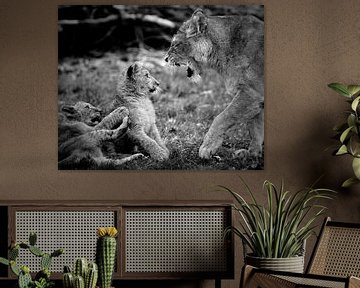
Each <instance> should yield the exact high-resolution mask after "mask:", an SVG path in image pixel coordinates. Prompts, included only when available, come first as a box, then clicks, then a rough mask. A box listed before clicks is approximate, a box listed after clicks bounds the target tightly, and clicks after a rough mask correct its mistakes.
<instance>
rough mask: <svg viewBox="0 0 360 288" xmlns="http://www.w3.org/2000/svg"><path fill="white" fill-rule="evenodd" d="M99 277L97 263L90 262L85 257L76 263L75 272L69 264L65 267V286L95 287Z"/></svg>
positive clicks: (67, 287)
mask: <svg viewBox="0 0 360 288" xmlns="http://www.w3.org/2000/svg"><path fill="white" fill-rule="evenodd" d="M97 279H98V267H97V265H96V263H92V262H90V263H88V261H87V259H85V258H78V259H76V261H75V263H74V273H72V272H71V269H70V267H69V266H65V267H64V273H63V287H64V288H95V287H96V282H97Z"/></svg>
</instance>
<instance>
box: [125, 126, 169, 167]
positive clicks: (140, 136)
mask: <svg viewBox="0 0 360 288" xmlns="http://www.w3.org/2000/svg"><path fill="white" fill-rule="evenodd" d="M128 135H129V136H130V138H131V139H132V140H133V141H134V142H135V143H138V144H139V145H140V146H141V147H142V148H144V149H145V151H146V152H147V153H149V155H150V157H151V158H154V159H155V160H158V161H163V160H166V159H168V158H169V151H167V149H166V150H165V149H164V148H162V147H161V146H160V145H159V144H158V143H157V142H156V141H155V140H154V139H152V138H150V137H149V136H148V135H147V134H146V133H145V132H144V130H143V129H141V128H139V129H132V130H130V131H129V132H128Z"/></svg>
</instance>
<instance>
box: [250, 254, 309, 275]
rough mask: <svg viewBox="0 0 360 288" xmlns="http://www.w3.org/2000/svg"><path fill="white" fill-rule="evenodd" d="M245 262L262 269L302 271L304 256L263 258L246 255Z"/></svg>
mask: <svg viewBox="0 0 360 288" xmlns="http://www.w3.org/2000/svg"><path fill="white" fill-rule="evenodd" d="M245 263H246V264H248V265H251V266H254V267H257V268H262V269H269V270H275V271H286V272H297V273H304V256H295V257H289V258H263V257H255V256H251V255H246V256H245Z"/></svg>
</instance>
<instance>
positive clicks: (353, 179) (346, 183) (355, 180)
mask: <svg viewBox="0 0 360 288" xmlns="http://www.w3.org/2000/svg"><path fill="white" fill-rule="evenodd" d="M359 183H360V180H359V179H358V178H356V177H351V178H349V179H347V180H345V181H344V183H342V185H341V187H344V188H348V187H350V186H352V185H355V184H359Z"/></svg>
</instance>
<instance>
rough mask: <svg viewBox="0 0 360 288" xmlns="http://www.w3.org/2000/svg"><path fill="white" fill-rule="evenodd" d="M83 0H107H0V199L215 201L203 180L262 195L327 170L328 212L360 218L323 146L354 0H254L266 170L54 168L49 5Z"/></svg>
mask: <svg viewBox="0 0 360 288" xmlns="http://www.w3.org/2000/svg"><path fill="white" fill-rule="evenodd" d="M91 2H93V3H103V4H105V2H100V1H28V0H27V1H26V0H24V1H10V0H8V1H5V0H0V96H1V105H0V133H1V137H0V145H1V146H0V148H1V149H0V151H1V152H0V200H25V199H39V200H40V199H41V200H49V199H50V200H51V199H66V200H73V199H78V200H82V199H84V200H88V199H105V200H113V199H114V200H115V199H116V200H134V199H139V200H147V199H151V200H157V199H161V200H208V199H212V200H217V199H224V198H227V195H224V194H220V193H218V192H214V191H211V190H209V189H206V187H207V186H208V185H210V184H225V185H227V186H229V187H232V188H236V187H237V186H239V183H240V182H239V180H238V179H237V176H238V175H241V176H242V177H244V178H245V179H246V181H247V182H248V183H249V185H250V186H251V187H253V188H254V189H255V190H257V191H258V192H257V195H258V196H259V197H261V199H262V200H264V199H265V197H264V193H263V192H262V190H261V185H262V182H263V180H264V179H270V180H272V181H274V182H275V183H280V181H281V179H284V181H285V183H286V184H287V187H288V188H289V189H297V188H301V187H303V186H305V185H308V184H310V183H311V182H312V181H313V180H315V179H316V178H317V177H319V176H320V175H321V174H323V173H325V176H324V178H323V180H322V181H321V185H322V186H326V187H329V188H334V189H337V190H339V192H340V193H339V195H338V199H337V200H336V201H334V202H333V204H332V206H331V209H329V212H328V214H329V215H331V216H332V217H333V218H335V219H337V220H344V221H357V222H359V221H360V191H359V187H360V186H358V187H354V188H352V189H349V190H346V191H345V190H341V189H340V188H339V186H340V184H341V181H342V180H344V179H345V178H346V177H347V176H349V175H350V173H351V167H350V162H348V161H346V160H348V159H345V158H334V157H332V156H331V155H330V152H329V151H325V148H326V147H327V146H329V145H331V143H332V141H331V139H330V136H331V135H332V130H331V128H332V126H333V125H334V124H336V123H337V122H339V120H340V119H341V117H342V116H343V110H344V109H345V108H346V105H345V103H344V101H343V99H342V98H341V97H340V96H337V95H336V94H335V93H333V92H332V91H330V90H329V89H328V88H327V84H328V83H330V82H335V81H337V82H345V83H356V82H357V83H359V82H360V22H359V21H358V20H357V19H358V18H359V15H360V1H358V0H346V1H344V0H317V1H314V0H302V1H299V0H298V1H295V0H294V1H289V0H282V1H280V0H267V1H263V2H262V1H257V2H258V3H264V4H265V31H266V36H265V42H266V45H265V51H266V60H265V63H266V66H265V75H266V77H265V79H266V80H265V87H266V88H265V92H266V93H265V101H266V112H265V113H266V114H265V115H266V117H265V131H266V132H265V133H266V134H265V170H264V171H251V172H249V171H243V172H230V171H227V172H220V171H219V172H188V171H184V172H179V171H178V172H172V171H162V172H160V171H159V172H153V171H151V172H125V171H103V172H102V171H90V172H88V171H70V172H64V171H58V170H57V4H60V3H77V4H79V3H83V4H89V3H91ZM150 2H151V3H154V2H153V1H149V2H148V3H150ZM211 2H212V1H209V2H207V1H206V3H211ZM110 3H111V2H109V1H107V2H106V4H110ZM128 3H129V2H128ZM142 3H146V2H144V1H143V2H142ZM158 3H159V4H161V2H160V1H158ZM167 3H170V2H167ZM172 3H175V1H173V2H172ZM213 3H214V4H215V3H216V2H215V1H213ZM226 3H227V4H239V3H236V2H235V1H228V2H226ZM242 3H254V1H242ZM310 250H311V248H310ZM239 255H240V253H237V256H239ZM240 262H241V261H240V260H238V261H237V263H236V265H237V266H236V269H237V270H239V269H240V265H241V264H240ZM237 274H238V273H237ZM238 278H239V275H237V280H236V281H227V282H226V287H237V283H238V282H237V281H238Z"/></svg>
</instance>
